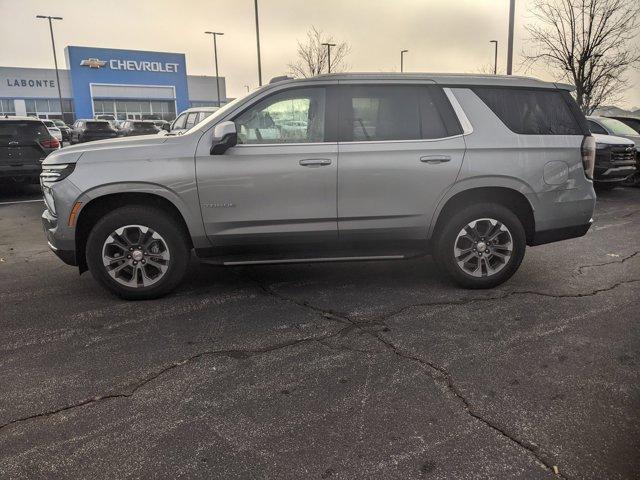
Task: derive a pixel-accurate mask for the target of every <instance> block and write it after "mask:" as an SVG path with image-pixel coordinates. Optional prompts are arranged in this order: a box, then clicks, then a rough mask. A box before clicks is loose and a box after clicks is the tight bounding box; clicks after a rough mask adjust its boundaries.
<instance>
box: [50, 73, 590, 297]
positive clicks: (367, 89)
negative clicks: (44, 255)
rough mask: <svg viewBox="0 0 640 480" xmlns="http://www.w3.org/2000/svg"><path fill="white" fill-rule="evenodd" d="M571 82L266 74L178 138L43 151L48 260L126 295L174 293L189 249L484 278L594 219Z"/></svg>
mask: <svg viewBox="0 0 640 480" xmlns="http://www.w3.org/2000/svg"><path fill="white" fill-rule="evenodd" d="M570 88H571V87H569V86H565V85H561V84H556V83H547V82H542V81H539V80H535V79H530V78H523V77H511V76H510V77H500V76H493V75H491V76H472V75H427V74H382V73H379V74H330V75H322V76H319V77H312V78H307V79H296V80H284V81H278V82H274V83H270V84H269V85H266V86H264V87H262V88H260V89H258V90H256V91H254V92H252V93H250V94H248V95H247V96H246V97H244V98H241V99H237V100H235V101H233V102H231V103H229V104H227V105H225V106H224V107H223V108H221V109H220V110H218V111H216V112H214V113H213V114H212V115H211V116H210V117H209V118H207V119H206V120H205V121H204V122H202V123H200V124H198V125H197V127H194V128H191V129H190V130H189V131H187V132H185V133H184V134H182V135H173V136H172V135H166V136H144V137H134V138H129V139H118V140H114V141H105V142H100V143H99V144H93V145H92V144H89V145H77V146H74V147H69V148H65V149H63V150H61V151H60V152H57V153H55V154H54V155H51V156H50V157H49V158H48V159H47V160H46V161H45V163H44V166H43V173H42V184H43V190H44V192H45V198H47V199H48V200H47V202H46V203H47V209H46V210H45V212H44V213H43V224H44V230H45V232H46V236H47V240H48V242H49V244H50V245H51V246H52V248H53V250H54V252H55V253H56V254H57V255H58V256H59V257H60V258H61V259H63V260H64V261H65V262H66V263H68V264H70V265H77V266H79V268H80V271H81V272H83V271H85V270H87V269H88V270H90V271H91V273H92V274H93V276H94V278H96V279H97V280H98V282H99V283H101V284H102V285H103V286H104V287H106V288H107V289H109V290H111V291H112V292H114V293H116V294H117V295H120V296H121V297H124V298H129V299H141V298H154V297H158V296H160V295H163V294H166V293H167V292H169V291H171V290H172V289H173V288H175V287H176V286H177V285H178V284H179V283H180V281H181V279H182V278H183V276H184V275H185V272H186V270H187V267H188V264H189V258H190V254H191V250H192V249H194V250H195V252H196V255H197V256H198V257H200V258H201V259H203V261H205V262H209V263H215V264H220V265H228V266H233V265H256V264H258V265H261V264H265V263H295V262H328V261H352V260H391V259H404V258H409V257H413V256H416V255H422V254H426V253H430V254H432V255H433V257H434V259H435V261H436V264H437V265H438V266H439V267H440V269H441V270H442V271H443V272H445V273H446V274H448V275H449V276H450V277H451V278H452V279H453V280H454V281H455V282H457V283H458V284H459V285H461V286H463V287H466V288H490V287H494V286H496V285H499V284H501V283H503V282H505V281H506V280H507V279H509V278H510V277H511V276H512V275H513V274H514V273H515V271H516V270H517V269H518V267H519V265H520V263H521V262H522V259H523V257H524V254H525V249H526V246H527V245H530V246H533V245H541V244H545V243H549V242H554V241H558V240H564V239H568V238H574V237H579V236H582V235H584V234H585V233H586V232H587V230H588V229H589V227H590V225H591V222H592V220H591V217H592V215H593V210H594V206H595V200H596V195H595V192H594V189H593V182H592V180H591V179H592V177H593V168H594V161H595V139H594V137H593V136H592V135H591V133H590V132H589V128H588V125H587V122H586V119H585V117H584V115H583V114H582V113H581V112H580V110H579V108H578V106H577V104H576V103H575V101H574V100H573V99H572V97H571V95H570ZM293 122H304V124H305V125H306V128H298V127H301V124H298V125H297V126H296V128H295V129H291V128H288V127H287V126H290V125H292V123H293ZM283 126H284V127H285V128H283ZM109 147H112V148H111V149H110V148H109Z"/></svg>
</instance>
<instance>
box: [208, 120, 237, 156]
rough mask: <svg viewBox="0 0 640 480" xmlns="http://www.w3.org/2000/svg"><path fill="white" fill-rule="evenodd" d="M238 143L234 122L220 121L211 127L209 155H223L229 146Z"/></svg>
mask: <svg viewBox="0 0 640 480" xmlns="http://www.w3.org/2000/svg"><path fill="white" fill-rule="evenodd" d="M237 143H238V134H237V133H236V124H235V123H233V122H222V123H219V124H218V125H216V126H215V128H214V129H213V143H212V144H211V150H210V152H209V153H211V155H223V154H224V152H226V151H227V150H229V149H230V148H231V147H235V146H236V145H237Z"/></svg>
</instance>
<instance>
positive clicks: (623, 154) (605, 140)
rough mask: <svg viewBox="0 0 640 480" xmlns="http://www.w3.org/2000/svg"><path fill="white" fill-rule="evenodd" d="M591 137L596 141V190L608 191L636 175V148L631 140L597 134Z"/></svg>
mask: <svg viewBox="0 0 640 480" xmlns="http://www.w3.org/2000/svg"><path fill="white" fill-rule="evenodd" d="M593 136H594V138H595V139H596V163H595V168H594V182H595V184H596V188H599V189H601V190H610V189H612V188H615V187H617V186H620V185H622V184H623V182H624V181H625V180H626V179H627V178H628V177H630V176H632V175H635V174H636V172H637V169H636V168H637V165H636V164H637V160H636V157H637V154H636V147H635V145H634V143H633V142H632V141H631V140H628V139H626V138H622V137H615V136H613V135H602V134H599V133H594V134H593Z"/></svg>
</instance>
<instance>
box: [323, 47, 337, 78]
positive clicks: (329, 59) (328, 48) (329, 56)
mask: <svg viewBox="0 0 640 480" xmlns="http://www.w3.org/2000/svg"><path fill="white" fill-rule="evenodd" d="M322 45H324V46H325V47H327V62H328V70H329V71H328V72H327V73H331V47H335V46H336V44H335V43H323V44H322Z"/></svg>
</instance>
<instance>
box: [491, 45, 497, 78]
mask: <svg viewBox="0 0 640 480" xmlns="http://www.w3.org/2000/svg"><path fill="white" fill-rule="evenodd" d="M489 43H493V44H495V47H496V50H495V56H494V60H493V74H494V75H497V74H498V40H489Z"/></svg>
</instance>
